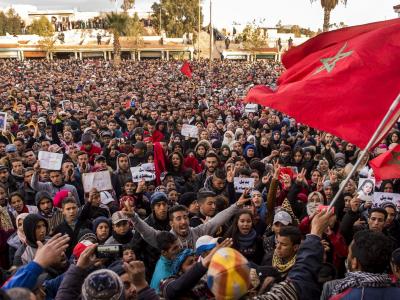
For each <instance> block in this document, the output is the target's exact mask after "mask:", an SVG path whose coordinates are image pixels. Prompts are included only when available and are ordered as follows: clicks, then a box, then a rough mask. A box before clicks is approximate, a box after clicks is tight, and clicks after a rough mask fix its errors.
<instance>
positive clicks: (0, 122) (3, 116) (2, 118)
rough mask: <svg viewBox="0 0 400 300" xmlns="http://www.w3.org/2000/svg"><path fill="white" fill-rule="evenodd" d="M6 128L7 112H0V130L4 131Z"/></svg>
mask: <svg viewBox="0 0 400 300" xmlns="http://www.w3.org/2000/svg"><path fill="white" fill-rule="evenodd" d="M6 129H7V113H6V112H0V130H2V131H5V130H6Z"/></svg>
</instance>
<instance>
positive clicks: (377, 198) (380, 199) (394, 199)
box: [373, 192, 400, 209]
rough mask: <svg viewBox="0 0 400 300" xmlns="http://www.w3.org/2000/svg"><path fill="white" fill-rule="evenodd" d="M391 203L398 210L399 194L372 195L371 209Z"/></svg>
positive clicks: (399, 205)
mask: <svg viewBox="0 0 400 300" xmlns="http://www.w3.org/2000/svg"><path fill="white" fill-rule="evenodd" d="M388 202H390V203H393V204H394V205H396V207H397V208H398V209H399V208H400V194H395V193H381V192H376V193H374V200H373V207H381V205H382V204H384V203H388Z"/></svg>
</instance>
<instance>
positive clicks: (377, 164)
mask: <svg viewBox="0 0 400 300" xmlns="http://www.w3.org/2000/svg"><path fill="white" fill-rule="evenodd" d="M369 165H370V166H371V168H372V169H373V170H374V174H375V177H376V178H377V179H380V180H385V179H392V178H400V145H397V146H396V147H394V148H393V149H391V150H389V151H387V152H385V153H383V154H381V155H379V156H378V157H377V158H374V159H373V160H371V161H370V162H369Z"/></svg>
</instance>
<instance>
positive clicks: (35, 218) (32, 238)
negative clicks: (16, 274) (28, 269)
mask: <svg viewBox="0 0 400 300" xmlns="http://www.w3.org/2000/svg"><path fill="white" fill-rule="evenodd" d="M23 229H24V233H25V237H26V245H21V247H20V248H19V249H18V250H17V253H16V254H15V256H17V257H21V261H20V263H21V264H22V265H26V264H27V263H29V262H31V261H32V260H33V259H34V258H35V254H36V251H37V248H38V244H37V242H38V241H40V242H42V243H44V242H45V241H46V237H47V236H48V234H49V223H48V222H47V220H46V219H45V218H44V217H42V216H41V215H39V214H29V215H27V216H26V217H25V219H24V222H23ZM14 261H15V260H14Z"/></svg>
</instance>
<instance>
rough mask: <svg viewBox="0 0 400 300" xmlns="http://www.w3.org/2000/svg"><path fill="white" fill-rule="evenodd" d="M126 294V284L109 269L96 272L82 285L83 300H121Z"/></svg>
mask: <svg viewBox="0 0 400 300" xmlns="http://www.w3.org/2000/svg"><path fill="white" fill-rule="evenodd" d="M123 294H124V284H123V283H122V280H121V279H120V278H119V276H118V275H117V274H116V273H115V272H113V271H111V270H107V269H100V270H97V271H94V272H92V273H90V274H89V276H88V277H86V279H85V281H84V282H83V285H82V299H83V300H103V299H104V300H119V299H121V298H122V297H123Z"/></svg>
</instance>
